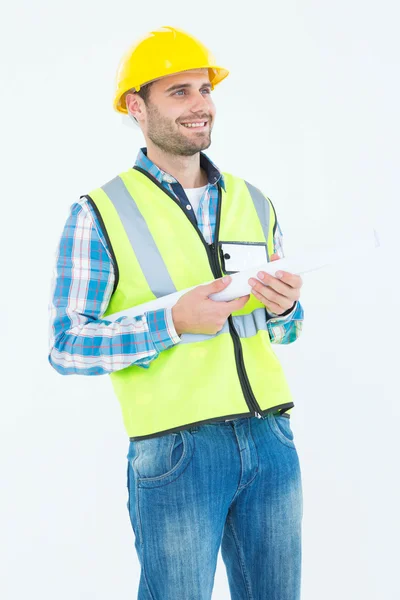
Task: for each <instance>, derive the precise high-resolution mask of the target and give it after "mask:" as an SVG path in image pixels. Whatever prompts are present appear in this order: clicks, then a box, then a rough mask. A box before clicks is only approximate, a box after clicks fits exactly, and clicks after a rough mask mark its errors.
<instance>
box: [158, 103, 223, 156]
mask: <svg viewBox="0 0 400 600" xmlns="http://www.w3.org/2000/svg"><path fill="white" fill-rule="evenodd" d="M146 108H147V114H148V118H149V120H148V128H147V135H148V137H149V139H150V140H151V141H152V142H153V144H155V145H156V146H158V147H159V148H160V149H161V150H162V151H163V152H165V153H167V154H174V155H176V156H193V154H197V152H200V151H201V150H206V148H209V147H210V146H211V126H210V129H209V131H208V133H207V135H204V134H202V135H201V137H200V136H199V137H198V138H197V139H194V140H190V139H189V138H188V137H186V135H185V134H184V133H183V132H182V134H180V133H179V132H177V131H176V129H175V125H176V124H174V123H172V122H171V121H170V120H168V119H165V118H164V117H163V116H162V115H161V114H160V113H159V111H158V109H157V107H156V106H154V105H150V104H149V105H147V107H146ZM178 127H183V125H178Z"/></svg>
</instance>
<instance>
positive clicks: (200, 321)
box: [172, 275, 250, 335]
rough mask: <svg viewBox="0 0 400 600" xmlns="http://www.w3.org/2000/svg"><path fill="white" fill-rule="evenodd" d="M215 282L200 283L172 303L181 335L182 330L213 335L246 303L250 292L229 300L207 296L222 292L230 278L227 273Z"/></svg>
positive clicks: (176, 325) (176, 327)
mask: <svg viewBox="0 0 400 600" xmlns="http://www.w3.org/2000/svg"><path fill="white" fill-rule="evenodd" d="M224 279H225V280H226V281H223V279H222V278H221V279H216V280H215V281H213V282H212V283H208V284H206V285H199V286H197V287H195V288H193V290H190V292H186V294H183V296H181V297H180V298H179V300H178V302H177V303H176V304H175V305H174V306H173V307H172V319H173V321H174V325H175V329H176V332H177V333H178V335H181V334H182V333H203V334H208V335H214V334H215V333H218V331H221V329H222V328H223V326H224V324H225V321H226V320H227V318H228V317H229V315H230V314H231V313H233V312H235V311H237V310H240V309H241V308H243V307H244V306H245V304H246V303H247V301H248V300H249V299H250V294H247V296H241V297H240V298H237V299H235V300H230V301H229V302H217V301H216V300H211V299H210V298H209V297H208V296H210V295H211V294H215V293H216V292H221V291H222V290H224V289H225V288H226V287H227V286H228V285H229V284H230V282H231V279H232V278H231V277H230V276H229V275H226V276H225V277H224Z"/></svg>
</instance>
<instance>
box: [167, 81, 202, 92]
mask: <svg viewBox="0 0 400 600" xmlns="http://www.w3.org/2000/svg"><path fill="white" fill-rule="evenodd" d="M190 87H192V84H191V83H175V84H174V85H171V87H169V88H167V89H166V90H165V93H168V92H172V91H173V90H181V89H183V88H190ZM200 87H209V88H211V83H210V82H209V81H208V82H204V83H202V84H201V86H200Z"/></svg>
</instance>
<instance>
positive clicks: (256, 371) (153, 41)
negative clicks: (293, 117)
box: [49, 27, 304, 600]
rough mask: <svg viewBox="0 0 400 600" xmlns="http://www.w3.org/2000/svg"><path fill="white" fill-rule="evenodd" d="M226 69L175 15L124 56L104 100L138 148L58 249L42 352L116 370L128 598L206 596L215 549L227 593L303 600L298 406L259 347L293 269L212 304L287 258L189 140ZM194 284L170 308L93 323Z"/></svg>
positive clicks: (296, 310)
mask: <svg viewBox="0 0 400 600" xmlns="http://www.w3.org/2000/svg"><path fill="white" fill-rule="evenodd" d="M227 75H228V71H227V70H226V69H222V68H221V67H218V66H217V65H216V64H215V60H214V57H213V56H212V55H211V53H210V52H209V51H208V50H207V49H206V48H205V47H204V46H203V44H202V43H201V42H199V40H197V39H195V38H194V37H193V36H191V35H189V34H187V33H185V32H184V31H182V30H178V29H174V28H172V27H163V28H161V29H159V30H157V31H153V32H151V33H149V34H148V35H146V36H144V37H143V38H142V39H141V40H140V41H139V42H138V43H137V44H135V45H134V46H133V47H132V48H131V49H130V50H129V52H127V53H126V55H125V57H124V58H123V60H122V62H121V65H120V68H119V71H118V77H117V91H116V95H115V100H114V107H115V109H116V110H118V111H119V112H122V113H125V114H129V116H130V117H131V118H133V119H135V122H136V123H137V124H138V126H139V127H140V129H141V131H142V132H143V135H144V137H145V140H146V146H145V147H143V148H142V149H141V150H140V151H139V154H138V156H137V159H136V162H135V165H134V166H133V168H131V169H129V170H128V171H125V172H122V173H120V174H119V175H118V176H117V177H115V178H114V179H112V180H111V181H109V182H107V183H106V184H104V185H103V186H101V187H99V188H96V189H94V190H92V191H91V192H90V193H89V194H86V195H85V196H81V199H80V202H77V203H75V204H74V205H73V206H72V208H71V214H70V216H69V218H68V220H67V223H66V225H65V228H64V232H63V234H62V237H61V240H60V245H59V251H58V257H57V265H56V273H55V278H54V285H53V291H52V301H51V305H50V311H51V339H50V354H49V360H50V363H51V365H52V366H53V367H54V368H55V369H56V370H57V371H58V372H59V373H61V374H64V375H68V374H72V373H75V374H83V375H100V374H104V373H108V374H110V377H111V379H112V383H113V385H114V390H115V393H116V395H117V398H118V400H119V402H120V404H121V409H122V415H123V420H124V425H125V428H126V431H127V433H128V435H129V438H130V442H129V450H128V455H127V459H128V465H127V485H128V503H127V507H128V509H129V515H130V519H131V524H132V527H133V530H134V534H135V545H136V550H137V553H138V558H139V561H140V564H141V577H140V583H139V596H138V598H139V600H145V599H146V600H147V599H150V598H152V599H153V600H155V599H157V600H170V599H171V600H172V599H174V600H203V599H204V600H206V599H207V600H209V599H210V598H211V594H212V588H213V582H214V574H215V569H216V564H217V555H218V551H219V548H220V547H221V553H222V557H223V560H224V562H225V565H226V568H227V574H228V580H229V586H230V591H231V598H232V599H234V600H239V599H240V600H243V599H244V598H250V597H251V598H253V599H254V600H256V599H257V600H261V599H266V598H268V599H269V600H296V599H298V598H299V597H300V570H301V569H300V567H301V520H302V489H301V475H300V467H299V460H298V455H297V451H296V448H295V445H294V441H293V433H292V431H291V427H290V411H291V409H292V407H293V406H294V404H293V401H292V397H291V394H290V390H289V387H288V385H287V382H286V378H285V376H284V373H283V370H282V368H281V365H280V363H279V361H278V359H277V357H276V355H275V353H274V352H273V350H272V348H271V344H272V343H283V344H285V343H286V344H289V343H292V342H294V341H295V340H296V339H297V337H298V335H299V334H300V331H301V327H302V322H303V316H304V312H303V309H302V307H301V304H300V302H299V297H300V288H301V285H302V280H301V278H300V277H299V276H297V275H294V274H291V273H287V272H283V275H282V277H281V278H280V279H279V278H278V277H274V276H271V275H268V274H267V273H259V275H258V276H259V278H260V279H262V283H261V281H259V280H258V279H257V280H250V281H249V284H250V286H251V294H249V295H246V296H243V297H241V298H237V299H235V300H232V301H229V302H223V301H215V300H212V299H210V298H209V296H210V295H211V294H213V293H216V292H218V291H222V290H223V289H225V288H226V287H227V286H228V285H229V283H230V277H229V276H228V277H227V279H225V278H224V279H222V278H223V276H224V275H225V274H229V273H234V272H236V271H239V270H241V269H242V268H244V266H246V265H247V267H248V266H251V265H253V266H254V265H258V264H260V263H261V262H263V260H264V261H266V260H274V259H276V258H279V257H283V250H282V233H281V230H280V228H279V225H278V221H277V216H276V213H275V209H274V207H273V205H272V202H271V201H270V199H269V198H268V197H266V196H264V195H263V194H262V192H261V191H260V190H259V189H258V188H256V187H254V186H253V185H252V184H250V183H249V182H247V181H245V180H243V179H241V178H238V177H235V176H233V175H231V174H229V173H227V172H221V171H220V170H219V169H218V168H217V167H216V165H215V164H214V163H213V162H212V161H211V160H210V159H209V158H208V157H207V156H206V155H205V154H204V153H203V152H202V151H203V150H205V149H206V148H208V147H209V146H210V144H211V131H212V128H213V125H214V122H215V116H216V109H215V105H214V103H213V99H212V90H213V89H214V86H215V85H217V84H218V83H220V82H221V81H222V80H223V79H224V78H225V77H226V76H227ZM211 279H215V280H214V281H213V282H212V283H211V284H207V285H203V284H204V282H206V281H210V280H211ZM193 286H196V287H194V289H193V290H191V291H190V292H188V293H186V294H184V295H182V296H181V297H180V298H179V300H178V302H177V303H176V304H175V305H174V306H173V307H172V308H170V309H158V310H153V311H147V312H145V313H144V314H143V315H140V316H138V317H134V318H129V317H126V316H125V317H121V318H120V319H118V320H117V321H111V320H108V319H107V315H109V314H112V313H115V312H119V311H122V310H124V309H127V308H129V307H131V306H135V305H138V304H143V303H146V302H148V301H150V300H152V299H154V298H156V297H161V296H164V295H167V294H170V293H172V292H175V291H177V290H182V289H186V288H189V287H193Z"/></svg>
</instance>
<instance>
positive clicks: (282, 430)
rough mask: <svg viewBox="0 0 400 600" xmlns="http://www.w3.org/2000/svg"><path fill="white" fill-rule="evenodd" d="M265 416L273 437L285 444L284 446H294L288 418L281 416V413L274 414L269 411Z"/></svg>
mask: <svg viewBox="0 0 400 600" xmlns="http://www.w3.org/2000/svg"><path fill="white" fill-rule="evenodd" d="M267 417H268V418H267V420H268V423H269V426H270V428H271V431H272V433H273V434H274V435H275V437H276V438H277V439H278V440H279V441H280V442H282V444H285V446H289V447H290V448H294V447H295V443H294V435H293V431H292V427H291V423H290V419H288V418H287V417H282V416H281V415H276V414H274V413H269V414H268V415H267Z"/></svg>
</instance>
